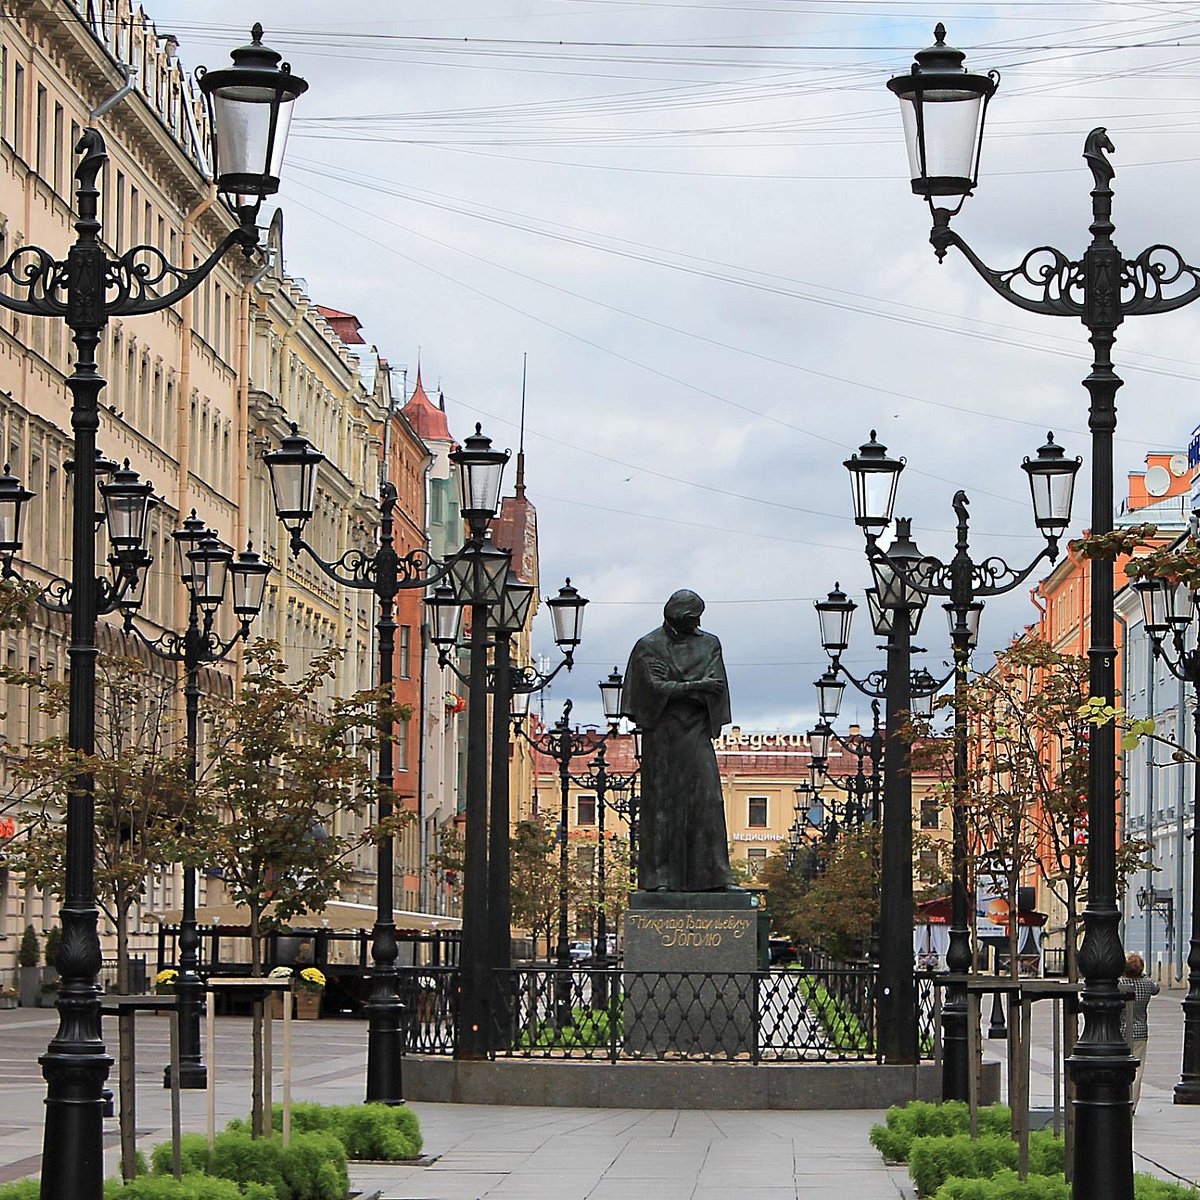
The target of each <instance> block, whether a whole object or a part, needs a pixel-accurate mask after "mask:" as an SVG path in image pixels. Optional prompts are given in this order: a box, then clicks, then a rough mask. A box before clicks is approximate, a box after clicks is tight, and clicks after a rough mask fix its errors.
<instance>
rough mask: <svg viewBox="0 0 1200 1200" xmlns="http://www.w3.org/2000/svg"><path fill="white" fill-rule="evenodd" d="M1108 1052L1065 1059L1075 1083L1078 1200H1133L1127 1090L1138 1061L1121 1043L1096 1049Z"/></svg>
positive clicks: (1074, 1186)
mask: <svg viewBox="0 0 1200 1200" xmlns="http://www.w3.org/2000/svg"><path fill="white" fill-rule="evenodd" d="M1096 1051H1112V1053H1111V1054H1109V1053H1095V1052H1094V1053H1092V1054H1080V1053H1079V1051H1078V1047H1077V1048H1076V1052H1075V1053H1074V1054H1072V1055H1071V1057H1070V1058H1068V1059H1067V1070H1068V1071H1069V1072H1070V1076H1071V1080H1072V1082H1073V1083H1074V1084H1075V1101H1074V1107H1075V1115H1076V1119H1075V1173H1074V1176H1073V1178H1072V1181H1071V1189H1072V1190H1071V1195H1072V1196H1073V1197H1076V1198H1077V1200H1084V1198H1085V1197H1086V1200H1132V1198H1133V1120H1132V1116H1131V1112H1130V1104H1129V1097H1130V1089H1131V1087H1132V1084H1133V1077H1134V1074H1135V1073H1136V1071H1137V1060H1136V1059H1135V1058H1133V1057H1132V1056H1131V1055H1130V1054H1129V1052H1128V1049H1127V1048H1125V1047H1124V1045H1123V1044H1122V1045H1120V1046H1116V1045H1114V1046H1104V1047H1096Z"/></svg>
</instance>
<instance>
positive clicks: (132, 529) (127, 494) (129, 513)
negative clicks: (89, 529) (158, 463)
mask: <svg viewBox="0 0 1200 1200" xmlns="http://www.w3.org/2000/svg"><path fill="white" fill-rule="evenodd" d="M100 497H101V499H102V500H103V502H104V519H105V522H106V524H107V525H108V540H109V541H110V542H111V543H112V547H113V549H114V550H115V551H116V552H117V554H133V553H135V552H136V551H138V550H140V549H141V548H142V546H143V545H144V544H145V541H146V521H147V519H148V517H149V514H150V509H151V506H152V504H153V503H155V501H154V488H153V486H152V485H151V484H150V483H148V482H147V483H143V482H142V481H141V479H140V477H139V476H138V473H137V472H136V471H134V470H132V469H131V468H130V466H129V459H126V460H125V465H124V466H123V467H121V468H120V469H119V470H117V471H114V472H113V474H112V477H111V478H110V479H109V480H108V481H107V482H105V483H102V484H100Z"/></svg>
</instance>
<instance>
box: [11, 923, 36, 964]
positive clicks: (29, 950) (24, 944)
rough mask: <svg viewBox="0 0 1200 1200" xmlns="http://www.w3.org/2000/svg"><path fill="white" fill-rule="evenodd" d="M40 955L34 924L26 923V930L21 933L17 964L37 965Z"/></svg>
mask: <svg viewBox="0 0 1200 1200" xmlns="http://www.w3.org/2000/svg"><path fill="white" fill-rule="evenodd" d="M39 957H40V951H39V948H38V939H37V933H36V932H34V928H33V926H32V925H26V926H25V932H24V933H23V934H21V945H20V946H19V947H18V948H17V964H18V966H22V967H36V966H37V965H38V958H39Z"/></svg>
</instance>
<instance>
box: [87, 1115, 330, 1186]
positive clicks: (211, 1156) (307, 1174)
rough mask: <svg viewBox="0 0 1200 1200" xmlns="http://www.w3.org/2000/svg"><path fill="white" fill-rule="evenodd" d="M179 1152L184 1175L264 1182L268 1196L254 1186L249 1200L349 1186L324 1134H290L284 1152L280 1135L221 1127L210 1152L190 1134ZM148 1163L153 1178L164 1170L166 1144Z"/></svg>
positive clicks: (166, 1167)
mask: <svg viewBox="0 0 1200 1200" xmlns="http://www.w3.org/2000/svg"><path fill="white" fill-rule="evenodd" d="M181 1151H182V1157H183V1169H184V1171H185V1173H186V1172H204V1173H207V1174H208V1175H214V1176H219V1177H221V1178H222V1179H230V1180H233V1181H234V1182H235V1183H236V1184H237V1185H238V1186H239V1187H241V1188H242V1189H243V1190H245V1189H247V1188H248V1187H249V1185H251V1184H257V1185H265V1188H266V1189H267V1190H268V1191H269V1195H268V1192H267V1191H261V1190H260V1191H259V1192H257V1193H256V1194H255V1195H254V1197H253V1198H252V1200H346V1195H347V1193H348V1192H349V1190H350V1178H349V1175H348V1174H347V1171H346V1152H345V1150H344V1149H343V1148H342V1143H341V1142H340V1141H339V1140H338V1139H337V1138H336V1137H334V1136H333V1135H332V1134H330V1133H323V1132H308V1133H306V1132H295V1133H293V1134H292V1140H291V1145H290V1146H288V1148H287V1149H286V1150H285V1149H284V1148H283V1142H282V1140H281V1139H280V1138H275V1137H269V1138H253V1137H251V1136H250V1134H249V1133H248V1132H246V1130H245V1129H244V1128H237V1129H227V1130H226V1131H225V1132H224V1133H219V1134H217V1137H216V1139H215V1142H214V1144H213V1148H212V1150H211V1152H210V1151H209V1150H208V1146H207V1143H206V1141H205V1139H204V1138H203V1137H201V1136H199V1135H196V1134H188V1135H186V1136H185V1137H184V1138H183V1139H182V1141H181ZM151 1164H152V1167H153V1171H154V1175H155V1176H156V1177H162V1176H165V1175H169V1174H170V1171H171V1145H170V1143H169V1142H168V1143H165V1144H163V1145H159V1146H155V1147H154V1152H153V1154H152V1155H151ZM247 1194H249V1193H247ZM106 1200H107V1198H106ZM138 1200H141V1198H140V1197H139V1198H138ZM218 1200H223V1198H218Z"/></svg>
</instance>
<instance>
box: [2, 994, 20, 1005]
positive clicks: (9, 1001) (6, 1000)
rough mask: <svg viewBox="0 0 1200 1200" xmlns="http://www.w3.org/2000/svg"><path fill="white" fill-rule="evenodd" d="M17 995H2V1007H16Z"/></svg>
mask: <svg viewBox="0 0 1200 1200" xmlns="http://www.w3.org/2000/svg"><path fill="white" fill-rule="evenodd" d="M16 1007H17V998H16V996H0V1008H16Z"/></svg>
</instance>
